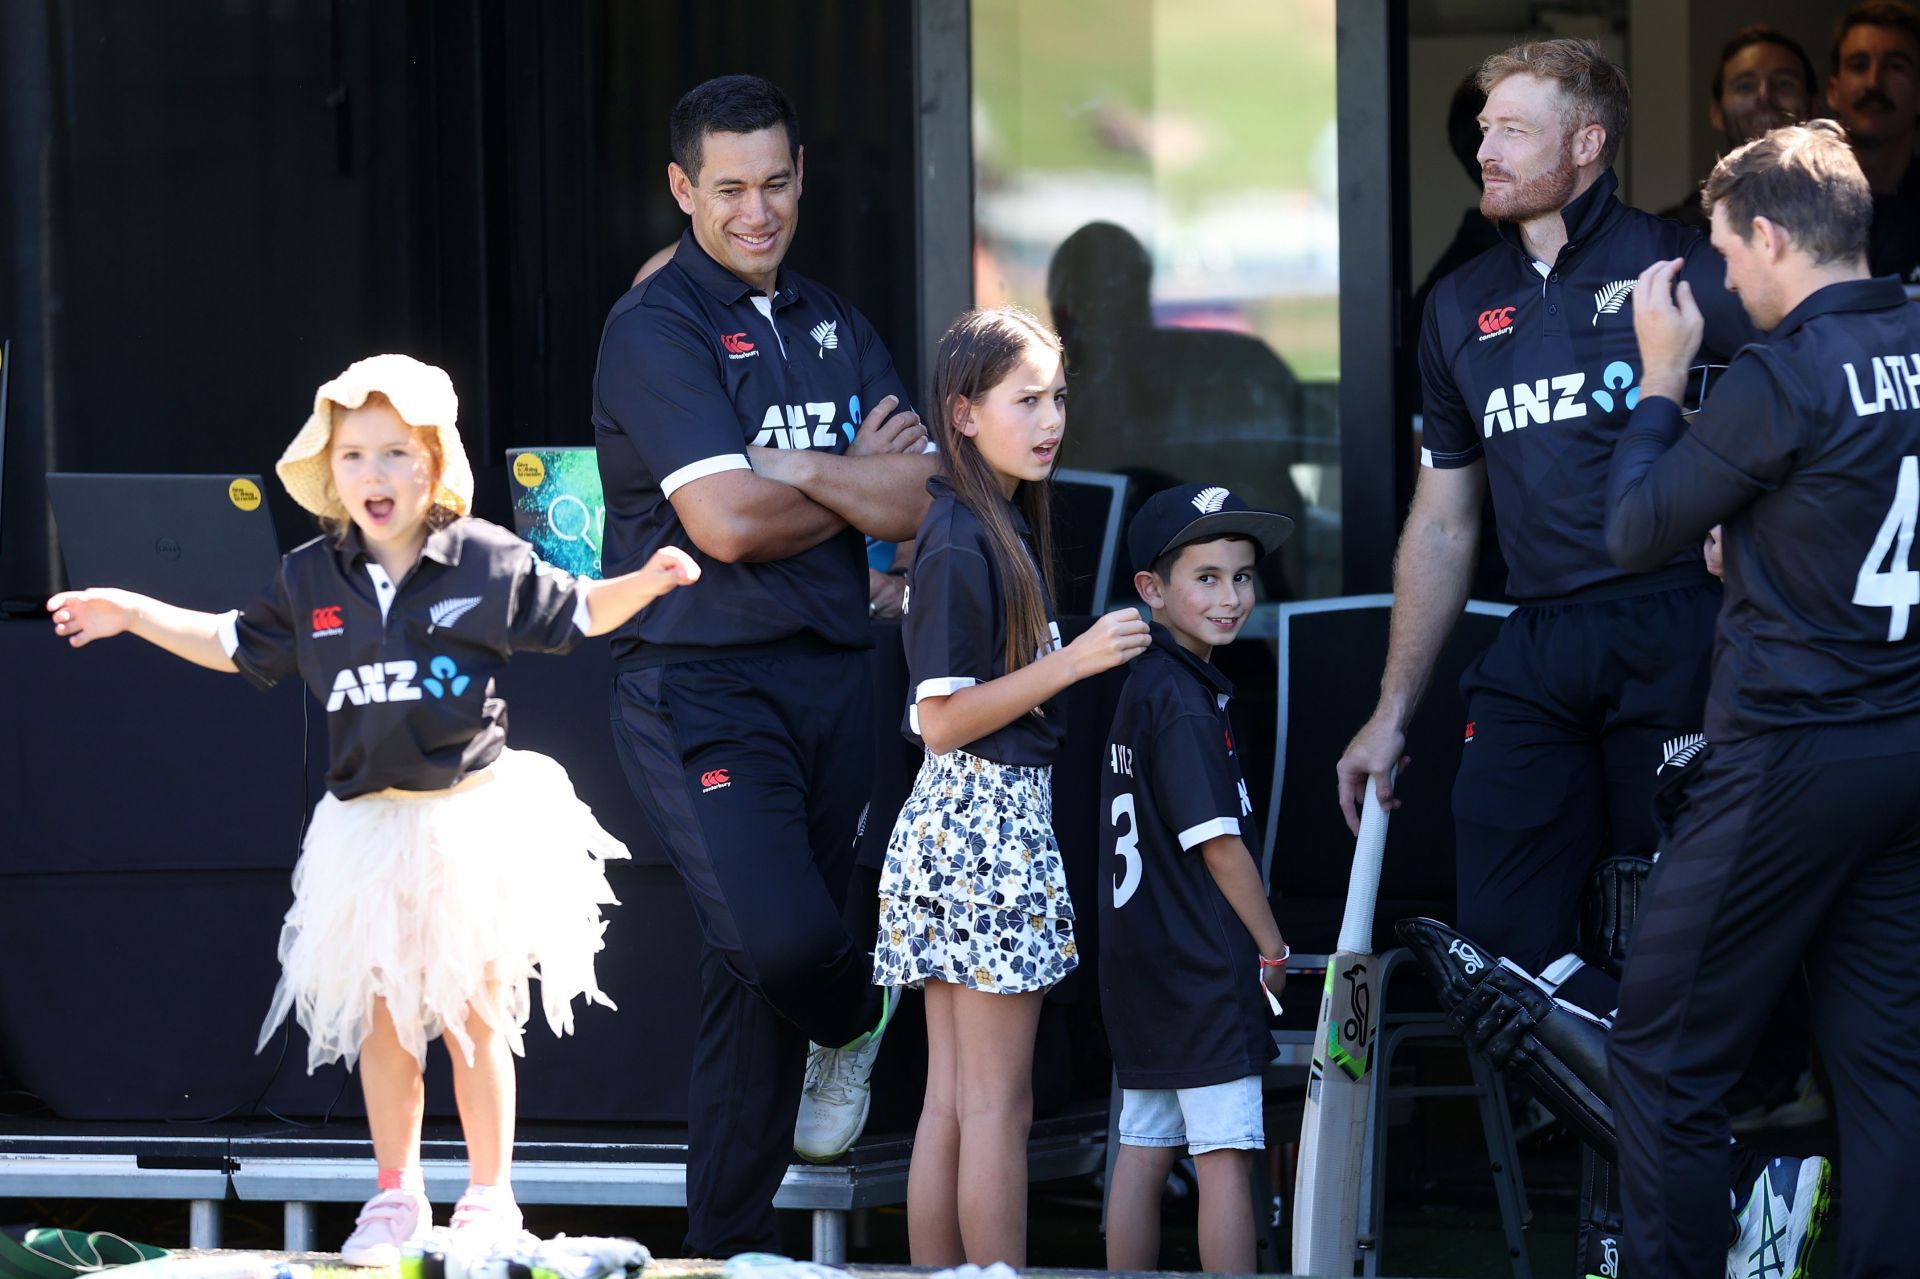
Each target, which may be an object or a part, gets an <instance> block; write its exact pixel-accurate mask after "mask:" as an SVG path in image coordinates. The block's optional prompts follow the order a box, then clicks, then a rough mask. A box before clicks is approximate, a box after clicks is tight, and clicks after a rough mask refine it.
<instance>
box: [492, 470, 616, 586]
mask: <svg viewBox="0 0 1920 1279" xmlns="http://www.w3.org/2000/svg"><path fill="white" fill-rule="evenodd" d="M507 476H508V479H507V486H508V488H510V489H511V490H512V493H513V531H514V532H516V533H518V534H519V535H520V536H521V537H524V538H525V539H527V541H529V542H531V543H533V550H534V554H536V555H538V556H539V557H540V558H541V559H543V560H545V561H546V562H547V563H549V564H551V565H553V566H554V567H555V568H558V569H565V570H566V571H567V572H569V573H572V574H573V575H574V576H575V577H596V578H597V577H599V576H600V534H601V531H602V530H603V529H604V528H605V527H606V523H607V506H606V502H605V500H604V499H603V498H602V497H601V495H600V458H599V455H598V454H597V453H595V452H594V450H593V449H592V448H590V447H571V448H539V449H508V450H507Z"/></svg>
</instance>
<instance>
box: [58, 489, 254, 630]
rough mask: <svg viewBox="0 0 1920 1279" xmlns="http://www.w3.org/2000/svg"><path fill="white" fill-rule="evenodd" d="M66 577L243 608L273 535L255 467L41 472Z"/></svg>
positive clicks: (212, 606)
mask: <svg viewBox="0 0 1920 1279" xmlns="http://www.w3.org/2000/svg"><path fill="white" fill-rule="evenodd" d="M47 497H48V499H49V500H50V501H51V502H52V503H53V518H54V523H55V525H56V526H57V528H58V531H59V538H60V554H61V557H62V558H63V559H64V560H65V561H66V566H67V582H68V584H69V585H70V586H72V587H76V588H77V587H86V586H120V587H125V588H126V589H127V590H131V591H138V592H140V593H141V594H142V595H151V596H153V597H154V598H155V599H159V600H165V601H166V602H167V603H169V604H178V605H180V606H182V607H183V608H197V609H203V610H206V611H208V612H225V611H226V610H228V609H230V608H244V607H246V605H247V603H248V602H249V601H251V600H252V599H253V598H254V596H256V595H258V594H259V593H260V590H261V588H262V587H264V586H266V585H267V583H268V582H270V581H272V580H273V575H274V573H275V571H276V570H277V569H278V568H279V565H280V545H279V542H278V540H277V539H276V538H275V537H274V532H273V517H272V516H271V515H269V514H268V513H267V504H266V502H265V500H264V492H263V490H262V489H261V486H260V477H259V476H257V475H81V474H77V473H73V472H62V471H52V472H49V473H48V474H47Z"/></svg>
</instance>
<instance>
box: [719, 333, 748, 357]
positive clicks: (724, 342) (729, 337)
mask: <svg viewBox="0 0 1920 1279" xmlns="http://www.w3.org/2000/svg"><path fill="white" fill-rule="evenodd" d="M720 345H721V346H724V347H726V348H727V354H729V355H751V354H752V353H753V343H751V342H749V341H747V335H746V334H745V333H722V334H721V335H720Z"/></svg>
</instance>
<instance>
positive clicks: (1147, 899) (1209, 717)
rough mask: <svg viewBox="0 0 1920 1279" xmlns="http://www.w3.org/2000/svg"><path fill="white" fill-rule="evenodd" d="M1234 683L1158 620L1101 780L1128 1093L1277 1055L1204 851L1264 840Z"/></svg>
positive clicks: (1234, 919) (1243, 933)
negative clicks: (1213, 845) (1237, 744)
mask: <svg viewBox="0 0 1920 1279" xmlns="http://www.w3.org/2000/svg"><path fill="white" fill-rule="evenodd" d="M1232 696H1233V685H1232V684H1231V683H1229V682H1228V680H1227V678H1226V676H1224V675H1222V674H1221V673H1220V672H1219V670H1218V669H1217V668H1215V667H1214V665H1213V664H1212V663H1211V662H1203V661H1201V660H1200V659H1199V658H1197V657H1195V656H1194V655H1193V654H1191V653H1189V652H1187V651H1186V650H1185V649H1183V648H1181V647H1180V645H1179V643H1178V642H1177V641H1176V640H1175V639H1174V637H1173V633H1172V632H1171V631H1169V630H1167V628H1166V627H1164V626H1160V625H1158V624H1156V625H1155V626H1154V628H1153V644H1152V646H1151V647H1150V648H1148V649H1147V651H1146V652H1144V653H1142V654H1141V655H1140V656H1139V657H1138V658H1137V659H1136V660H1135V661H1134V664H1133V669H1132V670H1131V671H1130V672H1128V675H1127V682H1126V686H1125V687H1124V688H1123V689H1122V690H1121V692H1120V701H1119V704H1118V705H1117V706H1116V707H1115V709H1114V713H1113V729H1112V731H1111V732H1110V733H1108V735H1107V754H1106V759H1105V760H1104V761H1103V766H1102V768H1101V771H1100V852H1101V862H1100V865H1101V866H1102V868H1103V872H1102V874H1101V882H1100V1009H1101V1014H1102V1016H1104V1017H1105V1019H1106V1023H1107V1042H1108V1043H1109V1044H1110V1045H1111V1046H1112V1048H1113V1064H1114V1069H1115V1070H1116V1071H1118V1072H1119V1076H1120V1085H1121V1087H1123V1088H1201V1087H1205V1086H1206V1085H1208V1084H1222V1083H1227V1082H1230V1081H1232V1080H1235V1079H1243V1078H1245V1077H1246V1076H1248V1075H1257V1074H1259V1073H1260V1072H1261V1071H1262V1070H1264V1069H1265V1068H1266V1064H1267V1062H1268V1061H1269V1060H1271V1059H1272V1057H1273V1041H1272V1040H1271V1038H1269V1036H1268V1034H1267V1005H1266V996H1265V995H1264V994H1262V993H1261V989H1260V963H1259V961H1260V952H1259V949H1258V948H1257V947H1256V946H1255V945H1254V944H1253V938H1252V936H1251V935H1250V934H1248V932H1247V929H1246V926H1245V925H1244V924H1242V923H1241V922H1240V917H1239V916H1238V915H1236V914H1235V913H1234V910H1233V907H1232V905H1230V904H1229V903H1228V901H1227V899H1226V897H1225V895H1223V894H1222V893H1221V891H1220V887H1219V885H1217V884H1216V883H1214V881H1213V874H1212V873H1211V872H1210V871H1208V869H1207V863H1206V859H1205V858H1203V857H1202V856H1201V855H1200V846H1201V845H1202V844H1204V843H1206V842H1207V841H1208V840H1210V839H1213V838H1215V837H1217V836H1220V835H1238V836H1239V837H1240V838H1241V840H1243V841H1244V842H1245V843H1246V844H1247V846H1248V847H1249V848H1252V847H1254V846H1255V845H1257V844H1258V843H1259V842H1260V838H1259V834H1258V832H1257V831H1256V830H1255V828H1254V825H1253V817H1252V813H1253V802H1252V800H1251V799H1249V798H1248V795H1247V785H1246V782H1245V781H1244V780H1243V779H1242V778H1241V776H1240V761H1239V759H1238V758H1237V757H1236V756H1235V754H1234V748H1233V725H1232V724H1231V723H1230V722H1229V721H1228V718H1227V701H1228V699H1229V698H1231V697H1232Z"/></svg>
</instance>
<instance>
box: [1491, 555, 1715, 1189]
mask: <svg viewBox="0 0 1920 1279" xmlns="http://www.w3.org/2000/svg"><path fill="white" fill-rule="evenodd" d="M1720 598H1721V596H1720V584H1719V583H1718V582H1715V581H1712V580H1710V579H1709V580H1705V581H1703V582H1701V583H1699V584H1694V585H1687V586H1679V587H1671V588H1668V589H1665V590H1655V591H1652V592H1647V593H1643V594H1637V595H1628V596H1624V597H1620V598H1599V599H1586V600H1581V601H1579V602H1574V603H1555V604H1533V605H1523V606H1522V607H1520V608H1518V609H1516V610H1515V611H1514V613H1513V615H1512V616H1511V617H1509V618H1508V619H1507V621H1506V624H1505V625H1503V626H1502V627H1501V628H1500V634H1499V635H1498V636H1497V637H1496V638H1495V639H1494V642H1493V644H1492V645H1491V646H1490V647H1489V648H1488V649H1487V651H1486V652H1485V653H1483V654H1482V655H1481V656H1480V658H1479V660H1478V661H1476V662H1475V663H1474V664H1473V665H1472V666H1470V667H1469V668H1468V669H1467V672H1466V674H1465V675H1464V676H1463V677H1462V678H1461V681H1460V691H1461V694H1462V695H1463V697H1464V698H1465V701H1466V706H1467V718H1468V720H1469V724H1468V731H1467V741H1466V744H1465V745H1464V747H1463V748H1462V750H1461V755H1460V771H1459V773H1458V775H1457V776H1456V777H1455V780H1454V787H1453V816H1454V832H1455V836H1454V865H1455V879H1456V885H1457V888H1458V893H1459V927H1460V931H1461V932H1463V933H1465V934H1466V935H1467V936H1469V937H1471V938H1473V939H1474V940H1475V941H1477V942H1480V943H1482V944H1484V945H1486V946H1488V947H1490V948H1492V950H1493V951H1494V953H1496V954H1499V955H1505V956H1507V957H1508V958H1510V959H1512V960H1513V961H1514V962H1515V963H1516V964H1519V965H1520V966H1521V967H1523V968H1525V969H1527V971H1529V972H1535V973H1537V972H1539V971H1540V970H1541V969H1543V968H1544V967H1546V966H1547V965H1548V964H1550V963H1552V962H1553V961H1554V960H1556V959H1558V958H1560V957H1561V956H1562V955H1565V954H1567V953H1569V952H1570V951H1572V950H1573V949H1574V944H1575V941H1576V934H1577V931H1578V925H1579V921H1580V908H1581V902H1582V900H1583V897H1584V895H1585V892H1586V885H1587V879H1588V876H1589V875H1590V874H1591V873H1592V871H1593V868H1594V866H1595V865H1596V864H1597V863H1598V862H1599V861H1600V860H1601V859H1603V858H1606V857H1615V856H1624V855H1628V854H1632V855H1637V856H1641V857H1646V856H1650V855H1651V854H1652V853H1653V852H1654V850H1655V849H1657V848H1658V847H1659V842H1658V837H1657V835H1656V833H1655V830H1654V824H1653V797H1654V790H1655V778H1656V775H1657V773H1658V771H1659V769H1660V766H1661V764H1662V762H1663V761H1664V758H1665V756H1666V754H1667V752H1668V751H1669V750H1671V749H1673V748H1674V747H1675V745H1676V743H1681V742H1684V741H1685V740H1687V739H1688V738H1690V737H1692V736H1695V735H1697V734H1699V732H1700V731H1701V720H1702V718H1703V716H1704V714H1705V708H1706V694H1707V679H1708V673H1709V661H1710V657H1711V653H1712V648H1713V627H1714V619H1715V618H1716V617H1717V616H1718V614H1719V611H1720ZM1560 994H1561V995H1562V996H1563V997H1564V998H1566V999H1568V1000H1569V1001H1571V1002H1573V1003H1576V1004H1579V1005H1580V1006H1581V1007H1583V1008H1586V1009H1588V1010H1589V1011H1592V1012H1595V1013H1598V1014H1601V1015H1602V1016H1604V1015H1606V1014H1607V1013H1609V1012H1611V1011H1612V1010H1613V1007H1614V1000H1615V997H1616V994H1617V988H1616V986H1615V984H1614V981H1613V979H1612V978H1611V977H1609V976H1607V975H1606V974H1605V973H1603V972H1602V971H1600V970H1599V969H1597V968H1592V967H1588V968H1584V969H1581V970H1580V971H1579V972H1578V973H1577V974H1575V976H1574V978H1573V979H1572V980H1571V981H1570V982H1569V983H1568V984H1567V985H1566V986H1565V987H1564V988H1563V989H1562V990H1561V991H1560ZM1724 1216H1725V1214H1722V1218H1723V1220H1724Z"/></svg>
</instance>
